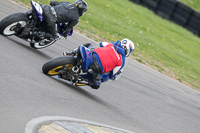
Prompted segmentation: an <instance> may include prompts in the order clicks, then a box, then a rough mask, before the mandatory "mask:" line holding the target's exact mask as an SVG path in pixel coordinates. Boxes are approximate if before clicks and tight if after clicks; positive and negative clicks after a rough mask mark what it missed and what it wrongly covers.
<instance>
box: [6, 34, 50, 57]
mask: <svg viewBox="0 0 200 133" xmlns="http://www.w3.org/2000/svg"><path fill="white" fill-rule="evenodd" d="M5 38H7V39H8V40H10V41H12V42H14V43H15V44H17V45H20V46H21V47H23V48H25V49H27V50H29V51H31V52H34V53H36V54H37V55H40V56H42V57H44V58H45V59H48V60H49V59H51V58H52V57H51V56H49V55H47V54H45V53H43V52H41V51H39V50H37V49H34V48H32V47H31V46H30V45H29V43H28V42H27V44H24V43H22V42H19V41H18V38H14V37H5ZM21 40H22V41H24V40H23V39H21Z"/></svg>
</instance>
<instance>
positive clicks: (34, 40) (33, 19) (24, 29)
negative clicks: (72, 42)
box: [0, 0, 73, 49]
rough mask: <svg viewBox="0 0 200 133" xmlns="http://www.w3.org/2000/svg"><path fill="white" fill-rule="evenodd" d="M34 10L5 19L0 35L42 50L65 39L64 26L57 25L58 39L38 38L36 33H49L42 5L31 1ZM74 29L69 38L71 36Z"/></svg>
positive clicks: (0, 27) (1, 24)
mask: <svg viewBox="0 0 200 133" xmlns="http://www.w3.org/2000/svg"><path fill="white" fill-rule="evenodd" d="M31 6H32V9H31V10H29V11H27V12H25V13H15V14H11V15H9V16H7V17H5V18H4V19H3V20H2V21H1V22H0V34H1V35H3V36H12V35H15V36H17V37H19V38H22V39H24V40H26V41H28V42H30V46H31V47H32V48H35V49H41V48H45V47H48V46H50V45H51V44H53V43H55V42H56V41H57V40H59V39H62V38H64V37H63V34H62V33H63V32H62V31H63V28H64V24H62V23H57V31H58V33H59V35H60V37H59V38H58V39H54V40H51V41H49V40H48V39H47V38H46V37H45V36H44V37H38V36H37V35H36V34H35V33H40V32H47V27H46V26H45V23H44V18H43V10H42V7H41V6H40V4H38V3H36V2H34V1H33V0H31ZM72 33H73V29H72V30H71V31H70V33H69V34H68V36H71V35H72Z"/></svg>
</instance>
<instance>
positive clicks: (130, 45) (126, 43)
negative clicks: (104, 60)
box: [121, 38, 135, 57]
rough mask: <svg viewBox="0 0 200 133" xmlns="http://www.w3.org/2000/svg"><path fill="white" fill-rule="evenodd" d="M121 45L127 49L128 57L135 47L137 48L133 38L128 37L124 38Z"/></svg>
mask: <svg viewBox="0 0 200 133" xmlns="http://www.w3.org/2000/svg"><path fill="white" fill-rule="evenodd" d="M121 45H122V47H123V48H124V50H125V55H126V57H128V56H129V55H130V54H131V52H133V51H134V48H135V46H134V43H133V42H132V41H131V40H129V39H127V38H124V39H123V40H122V41H121Z"/></svg>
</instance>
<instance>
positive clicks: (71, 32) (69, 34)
mask: <svg viewBox="0 0 200 133" xmlns="http://www.w3.org/2000/svg"><path fill="white" fill-rule="evenodd" d="M62 25H63V24H62V23H57V29H58V33H59V34H60V35H61V36H63V33H62V31H61V30H60V29H61V27H62ZM73 32H74V30H73V28H72V29H71V31H70V32H69V33H68V36H72V34H73Z"/></svg>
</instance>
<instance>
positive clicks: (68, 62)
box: [42, 56, 77, 76]
mask: <svg viewBox="0 0 200 133" xmlns="http://www.w3.org/2000/svg"><path fill="white" fill-rule="evenodd" d="M76 62H77V60H76V58H74V57H73V56H61V57H57V58H54V59H51V60H49V61H48V62H46V63H45V64H44V65H43V66H42V71H43V73H44V74H46V75H48V76H55V75H59V72H60V70H62V69H63V67H65V66H67V67H68V70H70V69H72V67H73V66H74V65H76Z"/></svg>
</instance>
